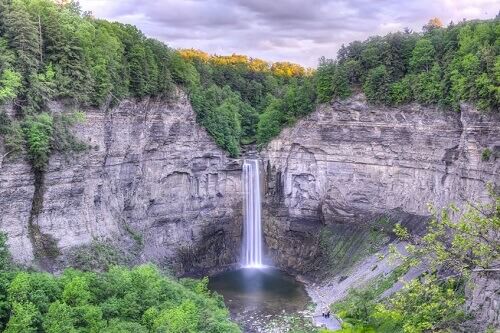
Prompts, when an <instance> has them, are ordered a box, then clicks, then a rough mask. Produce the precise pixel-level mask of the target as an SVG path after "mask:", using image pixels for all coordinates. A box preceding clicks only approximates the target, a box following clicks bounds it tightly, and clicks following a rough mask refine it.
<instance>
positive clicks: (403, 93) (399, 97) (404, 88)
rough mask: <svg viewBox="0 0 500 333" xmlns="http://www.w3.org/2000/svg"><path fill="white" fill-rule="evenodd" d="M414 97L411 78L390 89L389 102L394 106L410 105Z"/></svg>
mask: <svg viewBox="0 0 500 333" xmlns="http://www.w3.org/2000/svg"><path fill="white" fill-rule="evenodd" d="M412 97H413V95H412V85H411V82H410V77H409V76H407V77H405V78H403V79H401V80H400V81H397V82H394V83H392V84H391V85H390V87H389V101H390V103H391V104H393V105H400V104H404V103H408V102H410V101H411V100H412Z"/></svg>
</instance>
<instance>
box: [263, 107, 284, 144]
mask: <svg viewBox="0 0 500 333" xmlns="http://www.w3.org/2000/svg"><path fill="white" fill-rule="evenodd" d="M281 108H282V101H281V100H279V99H276V98H272V99H271V101H270V102H269V104H268V106H267V107H266V109H265V110H264V112H263V113H262V114H261V115H260V117H259V124H258V126H257V142H258V143H259V144H260V145H263V144H266V143H268V142H269V141H270V140H271V139H272V138H273V137H275V136H277V135H278V134H279V133H280V131H281V126H282V124H283V123H284V120H283V114H282V112H281Z"/></svg>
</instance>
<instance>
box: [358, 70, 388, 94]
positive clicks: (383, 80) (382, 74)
mask: <svg viewBox="0 0 500 333" xmlns="http://www.w3.org/2000/svg"><path fill="white" fill-rule="evenodd" d="M389 80H390V78H389V73H388V72H387V69H386V67H385V66H384V65H380V66H378V67H375V68H373V69H372V70H370V71H369V72H368V75H367V77H366V80H365V83H364V84H363V92H364V93H365V95H366V98H367V99H368V100H369V101H370V102H377V101H380V102H385V101H387V100H388V98H389V83H390V82H389Z"/></svg>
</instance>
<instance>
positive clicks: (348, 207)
mask: <svg viewBox="0 0 500 333" xmlns="http://www.w3.org/2000/svg"><path fill="white" fill-rule="evenodd" d="M485 149H488V150H489V151H491V152H492V156H490V158H489V160H487V161H485V160H483V158H482V154H483V151H484V150H485ZM499 152H500V117H498V116H497V115H492V114H490V115H488V114H482V113H479V112H478V111H476V110H474V109H473V108H471V107H469V106H467V105H463V106H462V110H461V112H460V113H458V112H444V111H440V110H438V109H434V108H430V107H424V106H419V105H407V106H402V107H398V108H387V107H382V106H370V105H368V104H367V103H366V102H365V100H364V98H363V96H362V95H357V96H354V97H353V98H350V99H348V100H346V101H343V102H338V101H337V102H333V103H332V104H331V105H323V106H320V107H319V108H318V109H317V110H316V112H314V113H312V114H311V115H309V116H307V117H306V118H304V119H302V120H300V121H298V123H297V124H296V125H295V126H293V127H291V128H287V129H285V130H284V131H283V132H282V133H281V135H280V136H279V137H278V138H277V139H275V140H273V141H272V142H271V143H270V144H269V145H268V147H267V148H266V149H265V151H264V152H263V157H264V164H265V165H266V169H267V181H266V183H267V190H266V204H265V207H266V213H265V216H266V218H265V220H264V221H265V223H266V225H265V230H266V241H267V244H268V245H269V248H270V254H271V256H272V257H273V258H274V260H275V262H277V263H278V264H279V265H280V266H282V267H288V268H294V269H296V270H298V271H304V270H309V269H311V266H310V265H307V264H308V263H309V262H310V259H311V258H314V257H315V256H316V255H317V254H318V253H317V251H318V249H320V248H321V244H320V243H319V242H320V240H318V238H319V237H318V235H319V230H321V229H322V226H328V229H330V230H333V233H336V234H337V235H341V236H342V237H340V238H343V243H345V244H344V245H345V246H344V245H342V246H344V248H343V249H339V255H340V256H342V255H345V256H349V257H355V252H356V249H357V248H359V247H361V244H362V243H366V241H367V237H369V234H370V233H366V232H365V231H362V232H361V231H360V230H366V228H365V229H363V225H364V224H366V223H368V222H373V221H378V220H380V219H381V218H382V217H383V218H387V219H390V220H393V221H394V220H396V221H401V222H404V223H405V222H406V223H409V227H411V228H413V229H417V230H418V229H419V228H421V227H422V224H423V223H424V222H425V219H426V218H427V217H428V215H429V213H428V208H427V204H428V203H432V204H434V205H435V206H436V207H442V206H445V205H447V204H448V203H450V202H455V203H457V204H459V205H461V204H463V203H464V202H465V200H470V201H482V200H487V199H488V196H487V190H486V183H487V182H493V183H496V184H497V185H498V183H499V181H500V176H499V173H498V172H499V167H500V154H499ZM380 229H383V228H380ZM386 229H387V227H386ZM363 235H364V236H363ZM337 238H339V237H337ZM346 240H347V241H346ZM340 241H342V239H340V240H339V242H340Z"/></svg>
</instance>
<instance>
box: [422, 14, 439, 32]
mask: <svg viewBox="0 0 500 333" xmlns="http://www.w3.org/2000/svg"><path fill="white" fill-rule="evenodd" d="M442 27H443V22H441V20H440V19H439V18H437V17H433V18H431V19H430V20H429V22H427V24H426V25H424V26H423V28H422V30H423V31H424V32H426V33H429V32H431V31H433V30H435V29H440V28H442Z"/></svg>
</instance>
